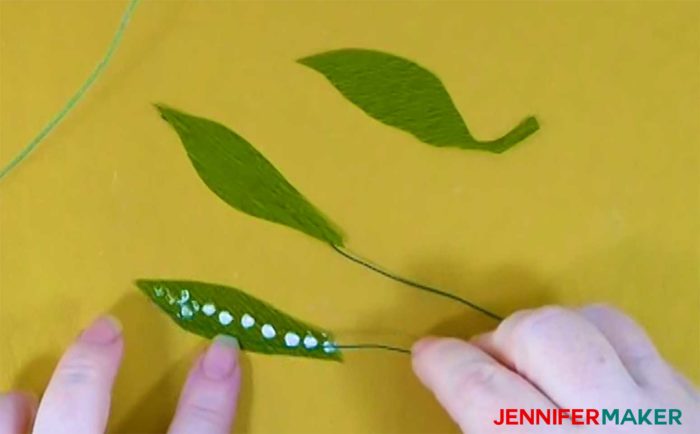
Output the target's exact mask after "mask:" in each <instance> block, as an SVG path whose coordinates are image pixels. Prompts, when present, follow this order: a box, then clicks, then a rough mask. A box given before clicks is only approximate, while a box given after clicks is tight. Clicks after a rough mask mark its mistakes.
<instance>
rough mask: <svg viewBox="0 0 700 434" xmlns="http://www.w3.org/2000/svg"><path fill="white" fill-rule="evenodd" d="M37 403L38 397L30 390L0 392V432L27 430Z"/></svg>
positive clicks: (34, 413)
mask: <svg viewBox="0 0 700 434" xmlns="http://www.w3.org/2000/svg"><path fill="white" fill-rule="evenodd" d="M38 403H39V400H38V398H37V397H36V396H35V395H34V394H32V393H30V392H19V391H14V392H9V393H4V394H0V432H2V433H5V432H7V433H15V432H16V433H22V432H27V431H29V428H30V427H31V422H32V420H33V419H34V416H35V415H36V409H37V406H38Z"/></svg>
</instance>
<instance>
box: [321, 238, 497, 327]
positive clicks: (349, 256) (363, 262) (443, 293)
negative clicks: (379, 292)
mask: <svg viewBox="0 0 700 434" xmlns="http://www.w3.org/2000/svg"><path fill="white" fill-rule="evenodd" d="M331 247H333V250H335V251H336V252H338V253H340V254H341V255H342V256H343V257H345V258H347V259H349V260H351V261H352V262H354V263H356V264H359V265H362V266H363V267H365V268H367V269H369V270H372V271H374V272H375V273H379V274H381V275H382V276H384V277H388V278H389V279H392V280H395V281H397V282H400V283H403V284H405V285H409V286H412V287H414V288H417V289H420V290H422V291H426V292H430V293H433V294H436V295H439V296H441V297H445V298H449V299H451V300H454V301H457V302H459V303H462V304H464V305H466V306H469V307H470V308H472V309H474V310H477V311H479V312H481V313H482V314H484V315H486V316H488V317H489V318H493V319H495V320H496V321H503V317H502V316H500V315H497V314H495V313H493V312H491V311H489V310H487V309H485V308H483V307H481V306H479V305H477V304H474V303H472V302H471V301H469V300H466V299H464V298H461V297H459V296H457V295H454V294H451V293H449V292H447V291H443V290H441V289H438V288H434V287H432V286H428V285H424V284H422V283H418V282H414V281H413V280H409V279H406V278H405V277H401V276H399V275H396V274H394V273H391V272H389V271H386V270H383V269H382V268H380V267H379V266H377V265H375V264H373V263H371V262H370V261H368V260H366V259H363V258H361V257H359V256H358V255H356V254H354V253H352V252H351V251H349V250H347V249H344V248H343V247H339V246H336V245H334V244H331Z"/></svg>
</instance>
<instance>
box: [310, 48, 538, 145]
mask: <svg viewBox="0 0 700 434" xmlns="http://www.w3.org/2000/svg"><path fill="white" fill-rule="evenodd" d="M299 63H301V64H303V65H306V66H308V67H310V68H312V69H314V70H316V71H318V72H320V73H321V74H323V75H324V76H325V77H326V78H327V79H328V80H329V81H330V82H331V83H332V84H333V85H334V86H335V87H336V88H337V89H338V90H339V91H340V92H341V93H342V94H343V96H345V97H346V98H347V99H349V100H350V101H351V102H352V103H354V104H355V105H357V106H358V107H359V108H360V109H362V110H363V111H364V112H365V113H367V114H368V115H370V116H371V117H373V118H375V119H377V120H379V121H380V122H382V123H384V124H386V125H390V126H393V127H396V128H399V129H401V130H404V131H406V132H408V133H411V134H413V135H414V136H415V137H417V138H418V139H419V140H421V141H423V142H425V143H427V144H430V145H434V146H441V147H442V146H453V147H458V148H463V149H479V150H484V151H490V152H496V153H501V152H504V151H505V150H507V149H509V148H510V147H512V146H513V145H515V144H516V143H518V142H520V141H521V140H523V139H525V138H526V137H527V136H529V135H530V134H532V133H534V132H535V131H537V130H538V129H539V124H538V122H537V120H536V119H535V118H534V117H528V118H526V119H525V120H523V121H522V122H521V123H520V124H519V125H518V126H516V127H515V128H513V130H511V131H510V132H509V133H508V134H506V135H505V136H503V137H501V138H500V139H497V140H491V141H479V140H476V139H475V138H474V137H473V136H472V135H471V133H470V132H469V130H468V129H467V126H466V125H465V123H464V121H463V119H462V117H461V115H460V114H459V112H458V111H457V108H456V107H455V105H454V103H453V102H452V99H451V98H450V95H449V94H448V93H447V90H445V87H444V86H443V84H442V83H441V82H440V79H439V78H437V77H436V76H435V75H434V74H433V73H431V72H430V71H428V70H427V69H425V68H423V67H422V66H420V65H418V64H416V63H414V62H412V61H410V60H407V59H404V58H402V57H398V56H395V55H393V54H388V53H383V52H380V51H374V50H365V49H341V50H334V51H328V52H325V53H321V54H317V55H313V56H309V57H305V58H303V59H300V60H299Z"/></svg>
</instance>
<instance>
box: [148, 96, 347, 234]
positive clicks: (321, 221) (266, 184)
mask: <svg viewBox="0 0 700 434" xmlns="http://www.w3.org/2000/svg"><path fill="white" fill-rule="evenodd" d="M157 108H158V110H159V111H160V114H161V116H162V117H163V119H165V120H166V121H167V122H168V123H169V124H170V125H171V126H172V127H173V128H174V129H175V131H177V133H178V135H179V136H180V139H181V140H182V144H183V145H184V146H185V149H186V150H187V155H188V156H189V157H190V160H191V161H192V164H193V165H194V168H195V169H196V170H197V173H198V174H199V176H200V177H201V178H202V180H203V181H204V183H205V184H206V185H207V186H208V187H209V188H210V189H211V190H212V191H213V192H214V193H216V195H217V196H219V197H220V198H221V199H223V200H224V201H225V202H226V203H228V204H229V205H231V206H232V207H234V208H236V209H238V210H239V211H242V212H244V213H246V214H249V215H252V216H254V217H259V218H262V219H265V220H269V221H272V222H276V223H280V224H283V225H285V226H289V227H291V228H294V229H297V230H299V231H301V232H304V233H306V234H308V235H311V236H312V237H314V238H317V239H319V240H321V241H325V242H328V243H331V244H333V245H336V246H342V245H343V235H342V233H341V232H340V230H339V229H338V228H337V227H336V226H335V225H334V224H333V223H332V222H331V221H330V220H328V219H327V218H326V217H325V216H324V215H323V214H322V213H321V212H320V211H319V210H318V209H316V207H314V206H313V205H312V204H311V203H310V202H309V201H308V200H306V198H304V196H302V195H301V193H299V192H298V191H297V190H296V189H295V188H294V187H293V186H292V185H291V184H290V183H289V182H288V181H287V180H286V179H285V178H284V176H282V174H281V173H280V172H279V171H278V170H277V169H276V168H275V167H274V166H273V165H272V164H271V163H270V162H269V161H268V160H267V159H265V157H264V156H263V155H262V154H261V153H260V152H258V151H257V150H256V149H255V148H254V147H253V146H252V145H251V144H250V143H248V142H247V141H246V140H245V139H244V138H243V137H241V136H239V135H238V134H236V133H235V132H233V131H231V130H230V129H228V128H226V127H225V126H223V125H221V124H219V123H216V122H213V121H210V120H208V119H204V118H200V117H196V116H192V115H189V114H186V113H183V112H180V111H177V110H175V109H172V108H170V107H166V106H163V105H157Z"/></svg>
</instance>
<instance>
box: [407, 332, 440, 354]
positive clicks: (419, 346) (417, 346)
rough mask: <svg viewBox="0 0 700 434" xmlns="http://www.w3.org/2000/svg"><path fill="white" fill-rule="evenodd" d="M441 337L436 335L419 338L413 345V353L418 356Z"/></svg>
mask: <svg viewBox="0 0 700 434" xmlns="http://www.w3.org/2000/svg"><path fill="white" fill-rule="evenodd" d="M438 340H439V338H437V337H435V336H427V337H424V338H422V339H419V340H418V341H416V342H415V343H414V344H413V346H412V347H411V355H413V356H417V355H419V354H421V353H423V352H424V351H426V350H427V349H428V348H430V347H431V346H433V345H434V344H435V342H437V341H438Z"/></svg>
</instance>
